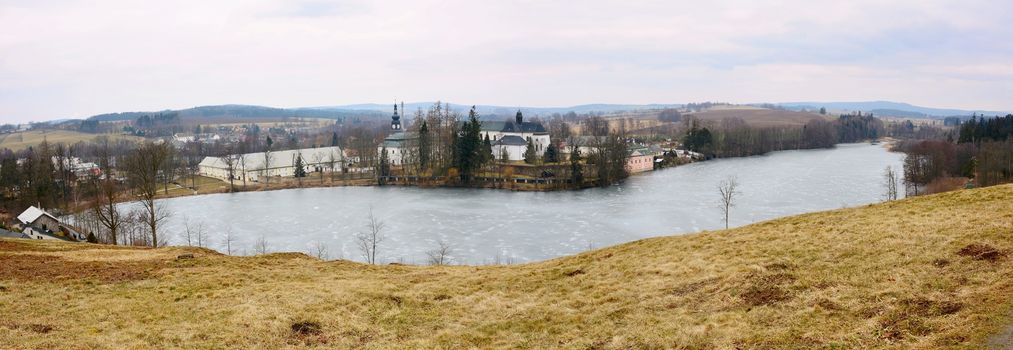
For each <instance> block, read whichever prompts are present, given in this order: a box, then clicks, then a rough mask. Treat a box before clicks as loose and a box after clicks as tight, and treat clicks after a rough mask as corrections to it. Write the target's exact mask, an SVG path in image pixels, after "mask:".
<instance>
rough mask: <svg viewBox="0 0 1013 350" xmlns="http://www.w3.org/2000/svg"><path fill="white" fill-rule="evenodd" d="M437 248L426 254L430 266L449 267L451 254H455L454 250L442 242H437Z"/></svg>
mask: <svg viewBox="0 0 1013 350" xmlns="http://www.w3.org/2000/svg"><path fill="white" fill-rule="evenodd" d="M436 244H437V246H436V248H433V249H430V250H429V251H427V252H426V256H428V257H429V265H448V264H450V254H451V253H452V252H453V248H451V247H450V244H448V243H447V242H444V241H442V240H440V241H438V242H436Z"/></svg>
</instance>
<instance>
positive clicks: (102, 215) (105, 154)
mask: <svg viewBox="0 0 1013 350" xmlns="http://www.w3.org/2000/svg"><path fill="white" fill-rule="evenodd" d="M96 153H97V154H98V159H99V166H100V167H101V169H102V173H103V174H102V175H103V177H104V178H103V179H100V180H99V183H98V185H97V187H98V188H97V191H96V196H95V202H94V207H93V210H94V211H95V216H96V217H97V218H98V221H99V222H100V223H101V224H102V226H104V227H105V228H106V230H107V231H109V240H110V241H111V242H112V244H114V245H115V244H118V241H119V237H118V233H119V229H120V225H121V224H122V222H121V221H122V219H121V216H122V215H121V214H120V210H119V208H117V207H116V197H117V193H118V189H117V186H116V180H115V179H113V174H112V165H111V164H112V156H111V155H110V152H109V139H108V138H102V139H101V140H100V146H99V147H98V150H97V152H96Z"/></svg>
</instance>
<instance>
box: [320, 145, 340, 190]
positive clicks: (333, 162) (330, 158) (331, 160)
mask: <svg viewBox="0 0 1013 350" xmlns="http://www.w3.org/2000/svg"><path fill="white" fill-rule="evenodd" d="M335 153H340V152H334V150H331V153H330V154H329V155H327V165H328V167H329V168H330V170H331V183H334V171H335V168H337V166H338V162H340V161H341V156H338V155H336V154H335ZM321 183H323V181H322V180H321Z"/></svg>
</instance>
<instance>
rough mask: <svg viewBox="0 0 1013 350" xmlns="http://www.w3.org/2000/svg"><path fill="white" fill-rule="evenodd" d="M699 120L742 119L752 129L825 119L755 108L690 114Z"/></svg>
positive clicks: (816, 115) (817, 116)
mask: <svg viewBox="0 0 1013 350" xmlns="http://www.w3.org/2000/svg"><path fill="white" fill-rule="evenodd" d="M690 115H692V116H694V117H697V118H700V119H701V120H708V121H715V122H721V120H722V119H725V118H742V120H744V121H745V122H746V124H749V125H750V126H754V127H774V126H801V125H805V123H807V122H809V121H810V120H813V119H820V118H826V116H824V115H820V114H816V113H806V112H794V111H782V110H776V109H764V108H755V107H738V108H714V109H709V110H706V111H703V112H695V113H690Z"/></svg>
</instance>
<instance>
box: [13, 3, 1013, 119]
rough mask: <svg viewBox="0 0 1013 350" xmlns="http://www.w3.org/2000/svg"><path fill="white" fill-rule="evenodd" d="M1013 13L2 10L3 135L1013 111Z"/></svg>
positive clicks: (748, 8) (355, 6)
mask: <svg viewBox="0 0 1013 350" xmlns="http://www.w3.org/2000/svg"><path fill="white" fill-rule="evenodd" d="M1011 22H1013V2H1011V1H1008V0H993V1H976V0H960V1H932V0H891V1H882V0H850V1H839V0H834V1H818V0H786V1H721V0H715V1H629V0H628V1H601V0H588V1H558V2H557V1H476V0H462V1H404V2H400V1H384V2H373V1H298V0H263V1H232V0H215V1H207V0H196V1H191V0H175V1H134V0H118V1H100V0H92V1H75V0H31V1H25V0H21V1H9V0H0V122H17V121H27V120H46V119H55V118H65V117H85V116H89V115H93V114H98V113H104V112H116V111H133V110H159V109H165V108H186V107H192V106H197V105H207V104H225V103H240V104H258V105H269V106H277V107H297V106H323V105H339V104H351V103H366V102H383V103H386V102H390V101H392V100H394V99H404V100H407V101H409V102H411V101H431V100H437V99H441V100H445V101H447V100H449V101H453V102H456V103H464V104H496V105H524V106H568V105H576V104H583V103H682V102H694V101H707V100H710V101H728V102H741V103H747V102H786V101H802V100H821V101H825V100H833V101H859V100H893V101H902V102H909V103H914V104H919V105H927V106H932V107H948V108H965V109H990V110H1013V39H1011V38H1013V26H1011V25H1010V23H1011Z"/></svg>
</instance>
